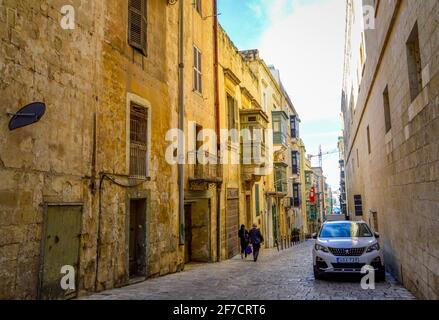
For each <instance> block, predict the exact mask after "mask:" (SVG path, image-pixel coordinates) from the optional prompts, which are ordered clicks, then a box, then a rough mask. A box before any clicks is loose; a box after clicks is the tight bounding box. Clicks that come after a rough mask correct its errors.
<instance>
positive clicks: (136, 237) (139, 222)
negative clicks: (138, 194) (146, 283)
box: [129, 199, 146, 278]
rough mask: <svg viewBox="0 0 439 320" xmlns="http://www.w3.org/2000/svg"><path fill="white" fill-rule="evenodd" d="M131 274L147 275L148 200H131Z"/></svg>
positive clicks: (135, 275) (134, 275)
mask: <svg viewBox="0 0 439 320" xmlns="http://www.w3.org/2000/svg"><path fill="white" fill-rule="evenodd" d="M129 237H130V239H129V276H130V277H131V278H132V277H143V276H145V275H146V200H145V199H139V200H131V201H130V234H129Z"/></svg>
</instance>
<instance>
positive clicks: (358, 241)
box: [313, 221, 385, 281]
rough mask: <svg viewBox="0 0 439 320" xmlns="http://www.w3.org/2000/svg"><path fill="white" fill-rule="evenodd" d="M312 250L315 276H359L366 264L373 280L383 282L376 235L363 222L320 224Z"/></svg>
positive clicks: (379, 250)
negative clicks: (356, 274)
mask: <svg viewBox="0 0 439 320" xmlns="http://www.w3.org/2000/svg"><path fill="white" fill-rule="evenodd" d="M313 238H314V239H316V241H315V245H314V248H313V262H314V277H315V279H322V278H323V276H324V275H326V274H331V273H332V274H334V273H361V269H362V268H363V267H364V266H365V265H370V266H372V267H373V268H374V269H375V279H376V280H377V281H384V280H385V267H384V260H383V253H382V250H381V248H380V245H379V243H378V240H377V239H378V238H379V234H378V233H372V231H371V230H370V228H369V226H368V225H367V224H366V223H365V222H364V221H332V222H326V223H324V224H323V226H322V228H321V229H320V232H319V234H318V235H317V234H314V235H313Z"/></svg>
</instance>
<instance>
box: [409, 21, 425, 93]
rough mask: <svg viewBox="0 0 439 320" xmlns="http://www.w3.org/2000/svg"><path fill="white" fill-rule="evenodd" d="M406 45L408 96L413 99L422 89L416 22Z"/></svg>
mask: <svg viewBox="0 0 439 320" xmlns="http://www.w3.org/2000/svg"><path fill="white" fill-rule="evenodd" d="M406 46H407V64H408V72H409V83H410V96H411V99H412V101H413V100H415V99H416V97H417V96H418V95H419V93H420V92H421V90H422V63H421V52H420V49H419V34H418V23H416V24H415V26H414V27H413V30H412V32H411V33H410V36H409V39H408V41H407V44H406Z"/></svg>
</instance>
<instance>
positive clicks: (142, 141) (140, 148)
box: [130, 104, 148, 177]
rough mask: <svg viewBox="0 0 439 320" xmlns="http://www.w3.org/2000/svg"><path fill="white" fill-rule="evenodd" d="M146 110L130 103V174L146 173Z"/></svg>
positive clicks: (141, 174)
mask: <svg viewBox="0 0 439 320" xmlns="http://www.w3.org/2000/svg"><path fill="white" fill-rule="evenodd" d="M147 161H148V110H147V109H146V108H144V107H142V106H138V105H136V104H132V105H131V114H130V175H132V176H140V177H146V176H147V175H148V162H147Z"/></svg>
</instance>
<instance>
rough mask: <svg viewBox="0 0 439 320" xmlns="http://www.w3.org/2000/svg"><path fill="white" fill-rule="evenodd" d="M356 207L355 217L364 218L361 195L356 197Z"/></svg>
mask: <svg viewBox="0 0 439 320" xmlns="http://www.w3.org/2000/svg"><path fill="white" fill-rule="evenodd" d="M354 207H355V215H356V216H357V217H358V216H362V215H363V201H362V200H361V195H355V196H354Z"/></svg>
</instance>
